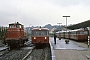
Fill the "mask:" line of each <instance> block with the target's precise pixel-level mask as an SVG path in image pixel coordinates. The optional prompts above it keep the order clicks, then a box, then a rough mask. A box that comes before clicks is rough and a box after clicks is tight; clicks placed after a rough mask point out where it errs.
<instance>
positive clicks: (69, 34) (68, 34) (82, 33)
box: [56, 29, 89, 41]
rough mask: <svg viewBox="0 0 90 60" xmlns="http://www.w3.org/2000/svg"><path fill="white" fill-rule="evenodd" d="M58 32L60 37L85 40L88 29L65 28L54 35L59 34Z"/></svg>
mask: <svg viewBox="0 0 90 60" xmlns="http://www.w3.org/2000/svg"><path fill="white" fill-rule="evenodd" d="M59 33H60V36H61V38H66V39H73V40H77V41H87V40H88V34H89V31H88V30H84V29H77V30H69V31H68V30H67V31H60V32H57V33H56V35H57V36H59Z"/></svg>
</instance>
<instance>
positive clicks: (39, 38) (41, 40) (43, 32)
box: [31, 27, 49, 45]
mask: <svg viewBox="0 0 90 60" xmlns="http://www.w3.org/2000/svg"><path fill="white" fill-rule="evenodd" d="M31 32H32V33H31V34H32V36H31V40H32V44H35V45H40V44H49V29H48V28H42V27H39V28H33V29H32V31H31Z"/></svg>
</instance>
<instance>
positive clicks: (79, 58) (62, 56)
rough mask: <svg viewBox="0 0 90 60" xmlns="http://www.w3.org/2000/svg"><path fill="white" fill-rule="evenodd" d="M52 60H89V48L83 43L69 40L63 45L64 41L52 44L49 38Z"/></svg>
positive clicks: (57, 40) (52, 41)
mask: <svg viewBox="0 0 90 60" xmlns="http://www.w3.org/2000/svg"><path fill="white" fill-rule="evenodd" d="M50 45H51V52H52V60H90V47H89V48H88V47H87V44H85V43H83V42H76V41H72V40H69V43H68V44H66V43H65V39H61V40H59V39H58V38H57V39H56V44H54V39H53V37H52V38H50Z"/></svg>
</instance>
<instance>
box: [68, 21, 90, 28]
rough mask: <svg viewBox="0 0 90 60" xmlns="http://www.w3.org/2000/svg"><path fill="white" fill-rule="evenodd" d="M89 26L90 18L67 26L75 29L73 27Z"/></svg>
mask: <svg viewBox="0 0 90 60" xmlns="http://www.w3.org/2000/svg"><path fill="white" fill-rule="evenodd" d="M89 26H90V20H87V21H84V22H81V23H78V24H75V25H72V26H67V28H68V29H71V30H73V29H79V28H86V27H89Z"/></svg>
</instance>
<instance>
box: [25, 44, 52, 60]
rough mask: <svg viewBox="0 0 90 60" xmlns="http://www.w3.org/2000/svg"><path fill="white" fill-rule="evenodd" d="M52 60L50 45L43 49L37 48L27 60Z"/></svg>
mask: <svg viewBox="0 0 90 60" xmlns="http://www.w3.org/2000/svg"><path fill="white" fill-rule="evenodd" d="M29 59H31V60H52V58H51V49H50V45H46V46H45V47H43V48H35V49H34V50H33V51H32V53H31V55H30V56H29V57H28V59H27V60H29Z"/></svg>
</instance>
